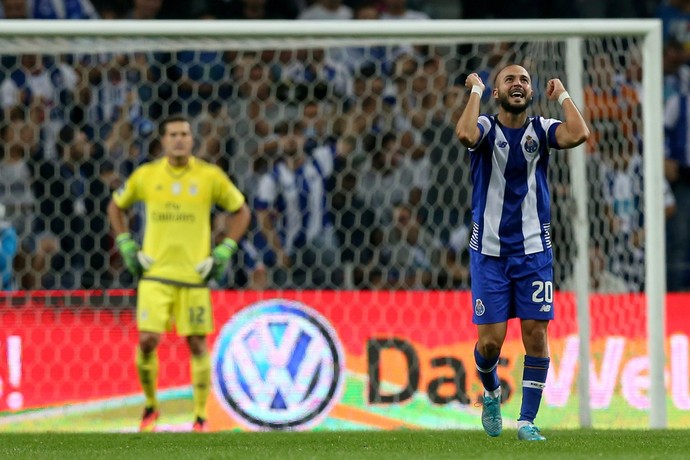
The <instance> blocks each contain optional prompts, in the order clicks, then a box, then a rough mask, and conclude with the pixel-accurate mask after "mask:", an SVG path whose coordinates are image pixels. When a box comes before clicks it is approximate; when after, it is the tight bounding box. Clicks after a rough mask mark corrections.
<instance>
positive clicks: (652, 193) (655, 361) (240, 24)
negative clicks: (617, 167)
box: [0, 19, 667, 428]
mask: <svg viewBox="0 0 690 460" xmlns="http://www.w3.org/2000/svg"><path fill="white" fill-rule="evenodd" d="M589 37H614V38H615V37H635V38H636V39H638V40H639V41H640V43H641V48H642V62H643V67H642V71H643V78H642V91H641V92H642V101H641V105H642V107H643V109H644V110H643V115H642V120H643V123H642V124H643V130H642V135H643V138H644V144H645V149H646V151H650V152H663V126H662V113H663V111H662V100H663V97H662V28H661V22H660V21H658V20H651V19H650V20H647V19H645V20H583V21H580V20H520V21H517V20H515V21H513V20H508V21H506V20H500V21H499V20H496V21H465V20H436V21H375V22H369V21H350V22H339V21H338V22H311V21H265V22H264V21H237V22H235V21H150V22H148V21H147V22H145V23H143V22H137V21H128V20H125V21H81V22H76V21H4V22H2V25H1V26H0V42H1V43H2V49H3V53H15V54H19V53H22V52H54V53H60V52H66V53H80V52H83V53H87V52H89V53H94V52H119V51H126V52H129V51H137V50H146V49H148V48H149V47H152V46H153V47H160V46H165V47H168V48H167V49H184V48H183V46H184V44H185V43H186V41H187V40H193V41H194V46H195V47H197V49H203V48H204V47H208V49H213V48H214V47H216V48H217V47H218V46H219V44H222V43H228V42H231V43H233V44H234V46H240V47H243V48H246V49H253V48H258V47H265V46H271V47H273V48H275V49H280V48H281V47H289V46H292V44H293V43H294V42H291V41H290V40H299V41H300V45H304V43H305V41H306V43H307V45H305V46H306V47H308V46H338V45H341V46H343V45H349V44H351V43H377V44H379V43H384V44H400V43H414V42H415V41H423V42H424V43H456V44H457V43H467V42H473V41H478V40H481V41H487V40H494V39H495V40H521V39H529V40H535V41H539V40H544V41H559V42H562V43H565V47H566V54H565V56H566V59H565V70H566V75H565V77H566V79H567V81H566V87H567V89H568V91H569V93H570V95H571V96H572V98H573V100H574V101H576V103H577V105H578V106H579V107H580V108H582V107H583V104H584V100H585V97H584V86H585V82H584V72H585V70H584V69H583V40H585V39H587V38H589ZM27 39H31V40H27ZM119 39H122V40H119ZM131 39H137V40H136V41H132V40H131ZM162 44H164V45H162ZM131 47H135V48H134V49H132V48H131ZM660 155H661V154H660V153H659V154H657V155H654V154H646V155H644V177H645V178H646V179H645V182H644V185H645V186H644V210H645V222H647V224H645V226H646V233H645V247H646V250H645V278H646V279H645V292H646V302H647V306H646V312H647V346H648V358H649V366H650V367H649V379H650V391H649V396H650V403H651V404H650V427H651V428H663V427H665V426H666V423H667V421H666V418H667V417H666V391H665V384H664V366H665V363H666V359H665V351H664V341H665V332H664V330H665V302H666V299H665V294H666V281H665V248H664V244H665V243H664V211H663V210H664V201H663V191H662V186H663V169H662V161H661V157H660ZM570 156H571V158H570V160H569V161H570V168H571V177H572V180H571V185H572V193H573V196H574V198H575V203H576V210H577V211H576V219H575V221H574V222H572V226H573V229H574V235H575V247H576V250H577V254H579V255H580V256H579V257H577V259H576V261H575V268H574V274H575V276H574V279H575V292H576V295H577V299H578V300H577V311H578V313H577V319H578V326H579V343H580V348H579V362H580V363H590V362H591V356H590V347H589V345H590V314H589V300H588V299H589V286H588V281H587V280H588V278H589V265H588V260H587V257H586V255H587V254H588V247H589V236H588V235H589V216H588V205H587V200H588V193H589V191H588V184H587V182H586V176H587V173H586V166H585V147H584V146H582V147H579V148H577V149H574V150H573V151H572V152H571V154H570ZM583 256H584V257H583ZM589 382H590V372H589V366H587V365H580V366H579V374H578V385H577V387H578V391H579V411H580V425H581V426H583V427H591V426H592V414H591V408H590V405H589V387H590V385H589Z"/></svg>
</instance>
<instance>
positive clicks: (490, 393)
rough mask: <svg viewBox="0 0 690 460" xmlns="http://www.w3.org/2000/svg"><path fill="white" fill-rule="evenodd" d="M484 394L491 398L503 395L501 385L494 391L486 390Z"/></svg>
mask: <svg viewBox="0 0 690 460" xmlns="http://www.w3.org/2000/svg"><path fill="white" fill-rule="evenodd" d="M484 396H489V397H491V398H500V397H501V387H500V386H499V387H498V388H496V389H495V390H493V391H488V390H484Z"/></svg>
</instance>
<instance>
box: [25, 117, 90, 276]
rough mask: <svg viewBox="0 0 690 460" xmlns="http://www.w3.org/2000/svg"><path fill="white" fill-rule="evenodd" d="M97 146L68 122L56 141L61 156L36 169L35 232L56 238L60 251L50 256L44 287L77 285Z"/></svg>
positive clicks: (81, 268) (82, 256) (37, 244)
mask: <svg viewBox="0 0 690 460" xmlns="http://www.w3.org/2000/svg"><path fill="white" fill-rule="evenodd" d="M93 150H94V146H93V145H92V144H91V143H90V142H89V141H88V139H87V136H86V134H85V133H84V132H83V131H78V130H75V129H74V128H73V127H71V126H65V127H64V128H62V129H61V130H60V134H59V137H58V142H57V151H58V158H56V159H45V160H43V161H41V162H40V163H39V165H38V168H37V171H36V172H35V173H34V192H35V195H36V199H37V201H38V207H39V212H40V218H39V219H36V220H35V221H34V232H35V235H37V237H38V240H39V241H38V242H37V243H36V246H37V247H38V248H40V247H42V244H41V240H44V239H50V237H51V236H52V237H54V238H57V239H58V241H59V252H58V253H57V254H55V255H54V256H53V257H52V259H51V261H50V262H51V266H50V271H48V272H46V276H45V277H44V279H43V281H42V283H43V287H44V288H65V289H70V288H75V287H77V286H78V284H79V279H80V276H81V274H82V271H83V268H84V248H83V247H82V245H81V238H82V235H84V231H85V215H86V206H85V199H86V192H87V191H88V180H89V178H92V177H94V169H93V162H92V155H93Z"/></svg>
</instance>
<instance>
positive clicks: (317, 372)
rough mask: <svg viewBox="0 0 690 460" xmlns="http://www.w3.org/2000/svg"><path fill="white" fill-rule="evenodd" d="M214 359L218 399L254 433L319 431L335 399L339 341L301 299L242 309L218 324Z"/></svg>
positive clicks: (340, 376)
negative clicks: (226, 320)
mask: <svg viewBox="0 0 690 460" xmlns="http://www.w3.org/2000/svg"><path fill="white" fill-rule="evenodd" d="M212 359H213V361H212V362H213V373H212V377H213V388H214V391H215V392H216V396H217V398H218V400H219V401H220V402H221V405H222V406H223V407H224V408H225V410H227V411H228V412H229V413H230V415H231V416H233V418H235V419H236V420H238V421H240V422H242V423H244V424H246V425H248V426H249V427H250V428H253V429H273V430H286V429H290V430H301V429H306V428H309V427H312V426H316V425H317V424H318V423H320V422H321V420H322V419H323V418H324V417H326V416H327V415H328V413H329V412H330V410H331V409H332V407H333V405H334V404H335V403H336V402H337V401H338V400H339V399H340V394H341V391H342V381H343V370H344V359H343V352H342V349H341V345H340V342H339V340H338V337H337V335H336V334H335V331H334V330H333V328H332V327H331V325H330V324H329V323H328V321H326V319H325V318H324V317H323V316H321V315H320V314H319V313H317V312H316V311H314V310H312V309H311V308H309V307H307V306H305V305H303V304H301V303H299V302H294V301H288V300H280V299H273V300H268V301H264V302H259V303H255V304H252V305H250V306H249V307H247V308H245V309H243V310H242V311H240V312H239V313H238V314H236V315H235V316H233V317H232V318H231V319H230V320H229V321H228V322H227V323H226V324H225V325H224V326H223V329H222V330H221V332H220V334H219V336H218V339H217V340H216V344H215V346H214V349H213V358H212Z"/></svg>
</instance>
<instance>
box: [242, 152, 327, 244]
mask: <svg viewBox="0 0 690 460" xmlns="http://www.w3.org/2000/svg"><path fill="white" fill-rule="evenodd" d="M334 158H335V148H334V147H333V146H323V147H317V148H315V149H314V150H313V151H312V153H311V155H309V156H307V158H306V161H305V162H304V164H303V165H302V166H300V167H299V168H297V170H294V171H293V170H292V169H290V168H288V167H287V166H286V165H285V163H283V162H282V161H280V162H278V163H276V165H275V166H274V167H273V170H272V171H270V172H268V173H266V174H264V175H263V176H262V177H261V179H260V180H259V184H258V187H257V189H256V196H255V198H254V209H257V210H263V209H273V210H275V211H277V213H278V216H277V222H276V224H277V225H276V228H277V230H278V234H279V235H280V238H281V242H282V244H283V249H284V250H285V252H286V253H287V254H292V252H293V250H294V248H299V247H302V246H304V245H305V244H306V243H307V242H311V241H312V240H314V238H316V237H317V236H319V235H320V234H321V233H322V232H323V230H324V228H326V227H328V226H330V225H331V222H330V214H329V213H328V208H327V191H326V180H327V179H328V178H329V177H330V176H331V175H332V174H333V169H334Z"/></svg>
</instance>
